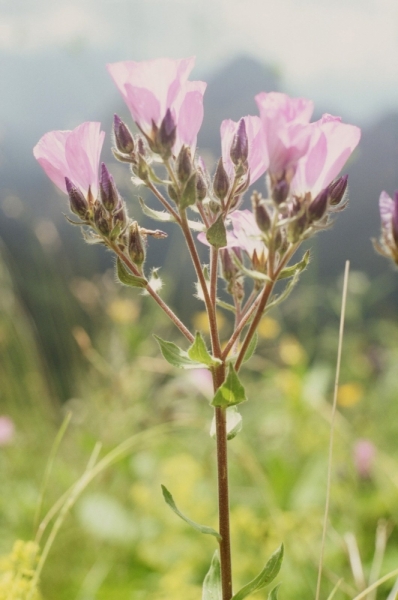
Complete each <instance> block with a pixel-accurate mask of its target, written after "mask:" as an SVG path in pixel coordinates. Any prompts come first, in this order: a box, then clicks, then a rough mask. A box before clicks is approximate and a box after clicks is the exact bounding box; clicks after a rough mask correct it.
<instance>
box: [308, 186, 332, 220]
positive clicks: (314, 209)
mask: <svg viewBox="0 0 398 600" xmlns="http://www.w3.org/2000/svg"><path fill="white" fill-rule="evenodd" d="M328 199H329V189H328V188H325V189H324V190H322V191H321V192H320V193H319V194H318V195H317V196H316V198H314V200H313V201H312V202H311V204H310V205H309V207H308V216H309V219H310V221H319V220H320V219H322V217H323V216H324V215H325V213H326V210H327V207H328Z"/></svg>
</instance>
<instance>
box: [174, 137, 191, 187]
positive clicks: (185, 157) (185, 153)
mask: <svg viewBox="0 0 398 600" xmlns="http://www.w3.org/2000/svg"><path fill="white" fill-rule="evenodd" d="M191 174H192V159H191V149H190V148H189V147H188V146H182V147H181V150H180V152H179V154H178V157H177V176H178V179H179V181H180V182H181V183H185V182H186V181H188V179H189V178H190V176H191Z"/></svg>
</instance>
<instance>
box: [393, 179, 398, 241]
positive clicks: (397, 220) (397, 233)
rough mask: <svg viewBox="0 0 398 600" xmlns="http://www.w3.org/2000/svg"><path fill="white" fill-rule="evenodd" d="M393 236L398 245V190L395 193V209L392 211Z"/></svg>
mask: <svg viewBox="0 0 398 600" xmlns="http://www.w3.org/2000/svg"><path fill="white" fill-rule="evenodd" d="M392 234H393V237H394V240H395V243H396V244H397V245H398V190H397V191H396V192H395V193H394V208H393V211H392Z"/></svg>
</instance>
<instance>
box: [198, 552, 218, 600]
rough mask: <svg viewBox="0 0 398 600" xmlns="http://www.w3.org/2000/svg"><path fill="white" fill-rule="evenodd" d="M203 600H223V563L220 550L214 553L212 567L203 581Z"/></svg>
mask: <svg viewBox="0 0 398 600" xmlns="http://www.w3.org/2000/svg"><path fill="white" fill-rule="evenodd" d="M202 600H222V589H221V565H220V556H219V553H218V550H216V551H215V553H214V555H213V558H212V561H211V565H210V569H209V571H208V573H207V574H206V577H205V579H204V582H203V593H202Z"/></svg>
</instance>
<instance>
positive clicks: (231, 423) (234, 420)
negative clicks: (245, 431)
mask: <svg viewBox="0 0 398 600" xmlns="http://www.w3.org/2000/svg"><path fill="white" fill-rule="evenodd" d="M226 413H227V440H233V439H234V437H236V436H237V435H238V433H240V432H241V431H242V415H241V414H240V412H239V411H238V409H237V408H236V406H230V407H229V408H227V410H226ZM210 437H212V438H214V439H215V438H216V419H215V417H213V420H212V422H211V427H210Z"/></svg>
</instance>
